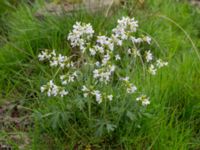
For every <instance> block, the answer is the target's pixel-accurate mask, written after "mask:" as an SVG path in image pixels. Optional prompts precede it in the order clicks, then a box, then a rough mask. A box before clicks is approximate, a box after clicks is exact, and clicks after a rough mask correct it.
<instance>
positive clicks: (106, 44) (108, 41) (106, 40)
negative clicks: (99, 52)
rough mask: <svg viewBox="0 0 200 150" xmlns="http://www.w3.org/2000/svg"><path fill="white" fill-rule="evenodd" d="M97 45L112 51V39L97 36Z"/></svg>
mask: <svg viewBox="0 0 200 150" xmlns="http://www.w3.org/2000/svg"><path fill="white" fill-rule="evenodd" d="M97 43H98V44H100V46H101V47H102V46H103V47H107V48H109V50H111V51H113V50H114V43H113V42H112V39H111V38H109V37H106V36H97Z"/></svg>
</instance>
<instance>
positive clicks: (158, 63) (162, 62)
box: [156, 59, 168, 68]
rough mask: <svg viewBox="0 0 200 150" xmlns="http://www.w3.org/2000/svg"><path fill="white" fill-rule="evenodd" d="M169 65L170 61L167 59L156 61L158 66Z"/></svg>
mask: <svg viewBox="0 0 200 150" xmlns="http://www.w3.org/2000/svg"><path fill="white" fill-rule="evenodd" d="M167 65H168V62H165V61H163V60H161V59H158V60H157V61H156V66H157V67H158V68H162V67H164V66H167Z"/></svg>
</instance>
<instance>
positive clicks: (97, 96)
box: [81, 85, 113, 104]
mask: <svg viewBox="0 0 200 150" xmlns="http://www.w3.org/2000/svg"><path fill="white" fill-rule="evenodd" d="M81 90H82V91H83V95H84V97H88V96H90V95H92V96H94V97H95V99H96V102H97V103H98V104H100V103H101V102H102V100H103V99H108V100H109V101H112V99H113V95H112V94H110V95H102V94H101V92H100V91H99V90H91V89H89V88H87V87H86V86H85V85H84V86H83V87H82V89H81Z"/></svg>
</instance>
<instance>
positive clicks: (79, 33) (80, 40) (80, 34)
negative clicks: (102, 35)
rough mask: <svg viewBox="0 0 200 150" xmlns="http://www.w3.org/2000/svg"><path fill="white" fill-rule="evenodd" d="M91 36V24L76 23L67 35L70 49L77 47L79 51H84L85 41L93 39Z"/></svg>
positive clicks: (92, 31)
mask: <svg viewBox="0 0 200 150" xmlns="http://www.w3.org/2000/svg"><path fill="white" fill-rule="evenodd" d="M93 34H94V30H93V28H92V26H91V24H84V23H80V22H76V24H75V25H74V26H73V30H72V32H70V33H69V35H68V40H69V41H70V42H71V46H72V47H75V46H79V47H80V49H81V50H84V49H85V45H86V43H87V41H89V40H90V39H91V38H92V37H93Z"/></svg>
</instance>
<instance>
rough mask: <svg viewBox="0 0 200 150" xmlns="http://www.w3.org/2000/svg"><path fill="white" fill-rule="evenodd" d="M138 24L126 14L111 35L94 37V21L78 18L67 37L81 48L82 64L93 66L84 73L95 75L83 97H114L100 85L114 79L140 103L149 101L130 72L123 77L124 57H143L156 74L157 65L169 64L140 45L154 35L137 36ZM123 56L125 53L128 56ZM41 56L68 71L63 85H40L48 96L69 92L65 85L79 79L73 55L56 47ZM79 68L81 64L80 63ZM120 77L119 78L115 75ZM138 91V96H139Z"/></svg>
mask: <svg viewBox="0 0 200 150" xmlns="http://www.w3.org/2000/svg"><path fill="white" fill-rule="evenodd" d="M138 26H139V25H138V21H136V20H135V19H134V18H129V17H123V18H122V19H120V20H118V24H117V26H116V27H115V28H114V29H113V30H112V33H111V35H110V36H108V35H98V36H96V37H94V30H93V28H92V26H91V24H85V23H80V22H77V23H76V24H75V25H74V26H73V30H72V31H71V32H70V33H69V35H68V40H69V41H70V44H71V46H72V49H71V50H73V49H74V48H75V47H76V48H79V49H80V51H81V52H82V53H81V56H80V58H78V59H81V60H84V63H82V64H81V65H83V64H84V66H85V65H86V66H87V65H88V66H92V67H88V68H90V71H89V72H88V71H86V72H84V71H82V72H81V74H83V76H89V75H91V76H92V80H91V81H92V83H91V84H92V86H91V85H84V86H83V87H82V89H81V92H82V93H83V97H85V98H90V99H95V100H96V102H97V103H98V104H101V103H102V102H103V101H104V100H105V101H106V100H108V101H112V100H113V99H114V98H115V95H113V94H112V93H111V92H110V93H109V91H107V92H106V93H105V92H103V91H101V89H100V88H99V85H101V86H102V85H103V86H107V85H108V84H109V85H112V84H113V83H115V82H119V84H120V85H122V86H120V90H121V89H122V87H125V92H126V93H127V94H128V95H131V96H132V97H135V100H136V101H137V102H138V103H140V102H141V104H142V105H143V106H147V105H149V104H150V101H149V97H147V96H145V95H144V94H142V93H141V92H140V91H138V88H137V87H136V85H135V84H134V83H133V82H130V80H133V79H131V78H130V77H128V76H126V77H122V76H123V75H124V74H121V72H123V69H124V68H123V67H122V66H121V65H120V64H122V63H123V62H124V61H129V60H133V59H134V60H136V59H137V58H139V59H138V60H141V62H142V65H146V66H147V70H146V71H147V72H149V73H150V74H152V75H155V74H156V72H157V70H158V69H160V68H162V67H164V66H167V65H168V63H167V62H165V61H163V60H161V59H156V57H155V56H154V55H153V53H152V52H151V50H145V51H144V50H141V49H140V48H139V47H140V46H141V45H142V44H147V45H149V44H151V38H150V37H149V36H144V35H142V36H141V37H136V34H135V32H137V28H138ZM127 43H129V44H128V45H129V47H128V48H127V45H126V46H125V44H127ZM126 49H127V50H126ZM126 54H128V55H126ZM124 56H126V60H125V59H124ZM127 56H128V57H127ZM38 58H39V60H40V61H49V63H50V66H52V67H59V68H63V69H64V72H65V74H62V75H60V78H59V79H60V82H61V86H57V85H55V84H54V82H53V81H52V80H51V81H50V82H49V83H47V85H43V86H42V87H41V91H42V92H47V95H48V96H58V95H60V96H61V97H63V96H65V95H67V94H68V91H67V90H66V89H65V88H66V87H69V86H70V85H69V84H70V83H71V82H76V81H77V78H78V77H79V76H78V74H77V71H74V70H76V66H75V65H74V63H73V62H72V61H71V59H70V56H63V55H61V54H58V55H57V54H56V52H55V50H53V51H52V52H49V51H48V50H44V51H42V52H41V53H40V54H39V55H38ZM77 61H78V60H77ZM125 64H126V66H125V67H127V68H128V65H129V63H125ZM137 65H138V64H137ZM65 68H67V69H65ZM80 68H81V66H79V69H80ZM91 68H92V69H91ZM144 68H146V67H144ZM77 70H78V68H77ZM80 70H81V69H80ZM85 73H86V74H85ZM114 76H115V78H114ZM117 77H118V79H116V78H117ZM81 81H82V82H83V83H85V84H86V83H87V82H84V81H85V78H84V79H82V80H81ZM89 87H90V88H89ZM138 93H139V95H140V96H139V97H138V96H137V94H138ZM69 94H70V91H69ZM118 97H119V96H118ZM136 97H137V98H136Z"/></svg>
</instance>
